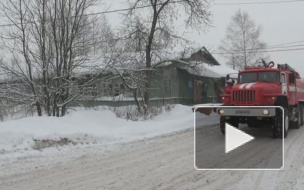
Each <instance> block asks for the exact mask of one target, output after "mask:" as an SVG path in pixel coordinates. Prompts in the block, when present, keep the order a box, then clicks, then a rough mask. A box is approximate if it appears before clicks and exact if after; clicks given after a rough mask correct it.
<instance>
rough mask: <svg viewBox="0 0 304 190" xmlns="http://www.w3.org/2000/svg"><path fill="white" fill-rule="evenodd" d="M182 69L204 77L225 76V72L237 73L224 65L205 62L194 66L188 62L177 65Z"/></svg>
mask: <svg viewBox="0 0 304 190" xmlns="http://www.w3.org/2000/svg"><path fill="white" fill-rule="evenodd" d="M179 67H180V68H182V69H185V70H187V71H188V72H189V73H191V74H193V75H199V76H204V77H212V78H221V77H226V75H227V74H231V73H238V71H236V70H233V69H231V68H229V67H227V66H225V65H210V64H207V63H200V64H198V65H196V66H195V67H190V66H189V64H184V65H182V66H179Z"/></svg>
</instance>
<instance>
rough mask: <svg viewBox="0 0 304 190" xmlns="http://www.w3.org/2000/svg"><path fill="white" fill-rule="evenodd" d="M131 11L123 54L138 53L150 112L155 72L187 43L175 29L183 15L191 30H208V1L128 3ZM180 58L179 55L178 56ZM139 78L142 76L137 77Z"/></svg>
mask: <svg viewBox="0 0 304 190" xmlns="http://www.w3.org/2000/svg"><path fill="white" fill-rule="evenodd" d="M128 3H129V7H130V11H129V12H128V13H127V14H126V17H125V21H124V24H125V27H124V28H123V32H122V34H121V35H122V36H123V40H124V43H123V48H122V51H123V52H129V53H131V52H133V53H135V52H136V53H137V56H136V61H135V62H133V63H134V64H135V63H136V67H134V68H133V69H137V70H140V71H142V72H141V73H140V74H139V76H142V74H143V76H144V77H141V80H142V82H141V84H143V85H140V86H143V92H142V95H143V101H144V111H145V113H147V111H148V107H149V100H150V88H151V82H152V76H153V69H154V68H155V66H156V65H158V64H160V63H162V62H165V61H168V60H170V59H171V58H172V55H171V54H170V51H171V52H173V49H174V48H175V47H176V46H177V45H178V44H180V43H182V42H185V41H186V40H184V39H183V38H182V34H181V33H180V31H178V30H177V29H176V28H175V27H174V26H175V25H174V24H175V21H176V20H178V18H179V17H180V15H183V19H184V20H183V21H184V22H185V24H186V26H187V27H193V28H195V29H197V30H204V29H205V28H206V27H208V26H209V24H210V12H209V10H208V9H209V1H208V0H181V1H175V0H128ZM175 56H177V55H175ZM134 78H138V77H134Z"/></svg>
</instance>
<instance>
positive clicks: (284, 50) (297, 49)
mask: <svg viewBox="0 0 304 190" xmlns="http://www.w3.org/2000/svg"><path fill="white" fill-rule="evenodd" d="M300 50H304V48H294V49H280V50H264V51H259V53H271V52H286V51H300ZM234 53H237V52H234ZM247 53H256V51H249V52H247ZM213 54H221V55H225V54H226V55H229V54H233V52H231V53H229V52H214V53H213Z"/></svg>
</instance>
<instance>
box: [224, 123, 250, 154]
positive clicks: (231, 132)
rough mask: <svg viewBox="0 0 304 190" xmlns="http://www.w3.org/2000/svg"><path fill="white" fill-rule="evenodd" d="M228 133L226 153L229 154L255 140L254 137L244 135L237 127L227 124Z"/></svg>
mask: <svg viewBox="0 0 304 190" xmlns="http://www.w3.org/2000/svg"><path fill="white" fill-rule="evenodd" d="M225 128H226V129H225V131H226V142H225V153H226V154H227V153H229V152H230V151H232V150H234V149H236V148H238V147H240V146H242V145H244V144H245V143H248V142H250V141H252V140H253V139H254V137H253V136H251V135H248V134H246V133H244V132H243V131H241V130H238V129H236V128H235V127H233V126H231V125H229V124H228V123H226V124H225Z"/></svg>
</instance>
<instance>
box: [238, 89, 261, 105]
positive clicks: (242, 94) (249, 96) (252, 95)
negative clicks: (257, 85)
mask: <svg viewBox="0 0 304 190" xmlns="http://www.w3.org/2000/svg"><path fill="white" fill-rule="evenodd" d="M232 101H233V102H234V103H239V104H252V103H255V102H256V91H255V90H235V91H233V92H232Z"/></svg>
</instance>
